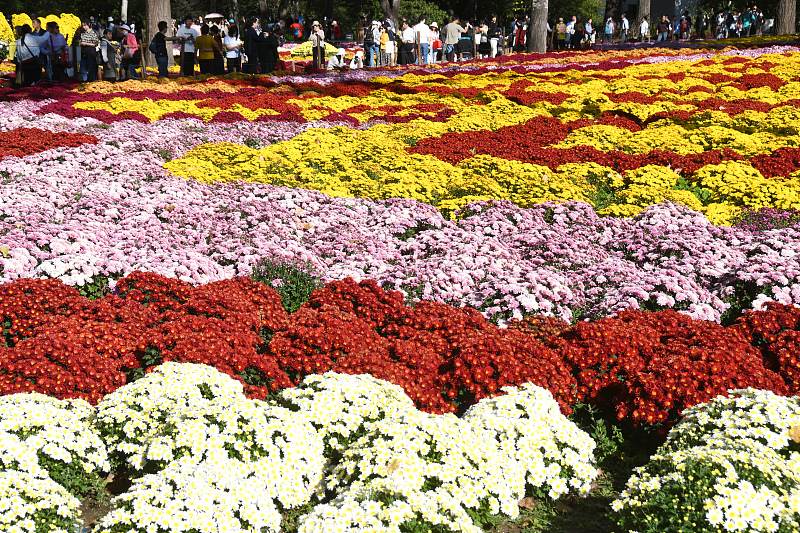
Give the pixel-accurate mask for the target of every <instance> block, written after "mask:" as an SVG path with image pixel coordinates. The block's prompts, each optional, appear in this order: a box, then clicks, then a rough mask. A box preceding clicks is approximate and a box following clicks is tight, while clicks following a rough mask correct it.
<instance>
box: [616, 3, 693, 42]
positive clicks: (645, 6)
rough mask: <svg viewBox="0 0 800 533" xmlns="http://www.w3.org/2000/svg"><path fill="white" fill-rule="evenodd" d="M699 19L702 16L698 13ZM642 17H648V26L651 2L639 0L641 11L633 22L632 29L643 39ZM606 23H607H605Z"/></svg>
mask: <svg viewBox="0 0 800 533" xmlns="http://www.w3.org/2000/svg"><path fill="white" fill-rule="evenodd" d="M697 16H698V17H699V16H700V14H699V13H698V15H697ZM642 17H647V22H648V24H649V23H650V0H639V11H638V13H637V15H636V18H635V19H634V20H633V21H631V22H632V23H631V29H633V30H634V32H635V33H636V34H638V35H639V37H641V36H642V35H641V31H640V28H641V25H642ZM604 22H605V21H604Z"/></svg>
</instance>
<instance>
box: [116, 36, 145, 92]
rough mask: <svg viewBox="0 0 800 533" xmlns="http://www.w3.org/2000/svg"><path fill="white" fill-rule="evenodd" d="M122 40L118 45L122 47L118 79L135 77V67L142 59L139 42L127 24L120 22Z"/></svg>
mask: <svg viewBox="0 0 800 533" xmlns="http://www.w3.org/2000/svg"><path fill="white" fill-rule="evenodd" d="M119 28H120V30H122V41H121V42H120V47H121V48H122V52H121V53H122V65H120V69H119V74H120V76H119V79H121V80H124V79H125V78H126V77H127V78H129V79H136V78H137V76H136V67H137V66H139V62H140V61H141V59H142V55H141V52H139V44H138V43H137V42H136V36H135V35H134V33H133V32H132V31H130V30H131V29H130V28H129V27H128V25H127V24H122V25H121V26H120V27H119Z"/></svg>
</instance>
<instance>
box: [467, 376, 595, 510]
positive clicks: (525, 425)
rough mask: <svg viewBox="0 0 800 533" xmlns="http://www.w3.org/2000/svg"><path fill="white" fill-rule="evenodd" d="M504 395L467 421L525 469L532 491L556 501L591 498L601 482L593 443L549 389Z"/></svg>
mask: <svg viewBox="0 0 800 533" xmlns="http://www.w3.org/2000/svg"><path fill="white" fill-rule="evenodd" d="M503 392H505V394H503V395H500V396H496V397H494V398H489V399H484V400H481V401H479V402H478V403H476V404H475V405H473V406H471V407H470V408H469V409H468V410H467V412H466V413H465V414H464V419H465V420H466V421H467V422H469V423H470V424H472V425H474V426H476V427H478V428H480V429H482V430H485V431H487V432H489V433H493V434H494V435H495V438H496V439H497V441H498V443H499V446H500V449H501V450H502V451H503V453H504V455H505V456H506V457H509V458H511V459H512V460H514V461H517V462H518V463H519V464H520V466H521V467H523V468H524V469H525V481H526V483H527V484H528V486H529V487H531V488H533V489H534V490H537V489H538V490H541V491H542V492H545V491H546V492H547V494H548V496H550V497H551V498H554V499H555V498H559V497H561V496H563V495H565V494H567V493H568V492H569V491H570V490H572V491H575V492H578V493H580V494H582V495H586V494H588V492H589V490H590V489H591V484H592V481H594V480H595V479H596V478H597V469H596V468H595V466H594V464H593V463H594V456H593V455H592V452H593V451H594V447H595V442H594V441H593V440H592V438H591V437H589V435H587V434H586V433H585V432H584V431H581V430H580V429H579V428H578V427H577V426H576V425H575V424H574V423H573V422H572V421H570V420H568V419H567V418H566V417H565V416H564V415H563V414H561V410H560V409H559V406H558V403H557V402H556V401H555V400H554V399H553V395H552V394H551V393H550V392H549V391H547V390H546V389H543V388H541V387H537V386H535V385H532V384H530V383H525V384H523V385H521V386H520V387H503Z"/></svg>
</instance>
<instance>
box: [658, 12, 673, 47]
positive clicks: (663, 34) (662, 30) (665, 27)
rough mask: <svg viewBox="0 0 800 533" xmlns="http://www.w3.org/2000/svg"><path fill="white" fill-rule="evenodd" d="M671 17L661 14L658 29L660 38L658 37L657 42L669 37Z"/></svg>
mask: <svg viewBox="0 0 800 533" xmlns="http://www.w3.org/2000/svg"><path fill="white" fill-rule="evenodd" d="M669 28H670V25H669V19H668V18H667V16H666V15H661V20H660V21H659V22H658V26H657V30H658V38H657V39H656V42H657V43H660V42H661V41H664V42H666V41H667V37H669Z"/></svg>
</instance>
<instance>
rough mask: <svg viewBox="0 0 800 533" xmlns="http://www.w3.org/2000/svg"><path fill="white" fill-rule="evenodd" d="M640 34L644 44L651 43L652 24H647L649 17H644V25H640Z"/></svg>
mask: <svg viewBox="0 0 800 533" xmlns="http://www.w3.org/2000/svg"><path fill="white" fill-rule="evenodd" d="M639 34H640V36H641V41H642V42H643V43H649V42H650V23H649V22H647V17H642V23H641V24H640V25H639Z"/></svg>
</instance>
